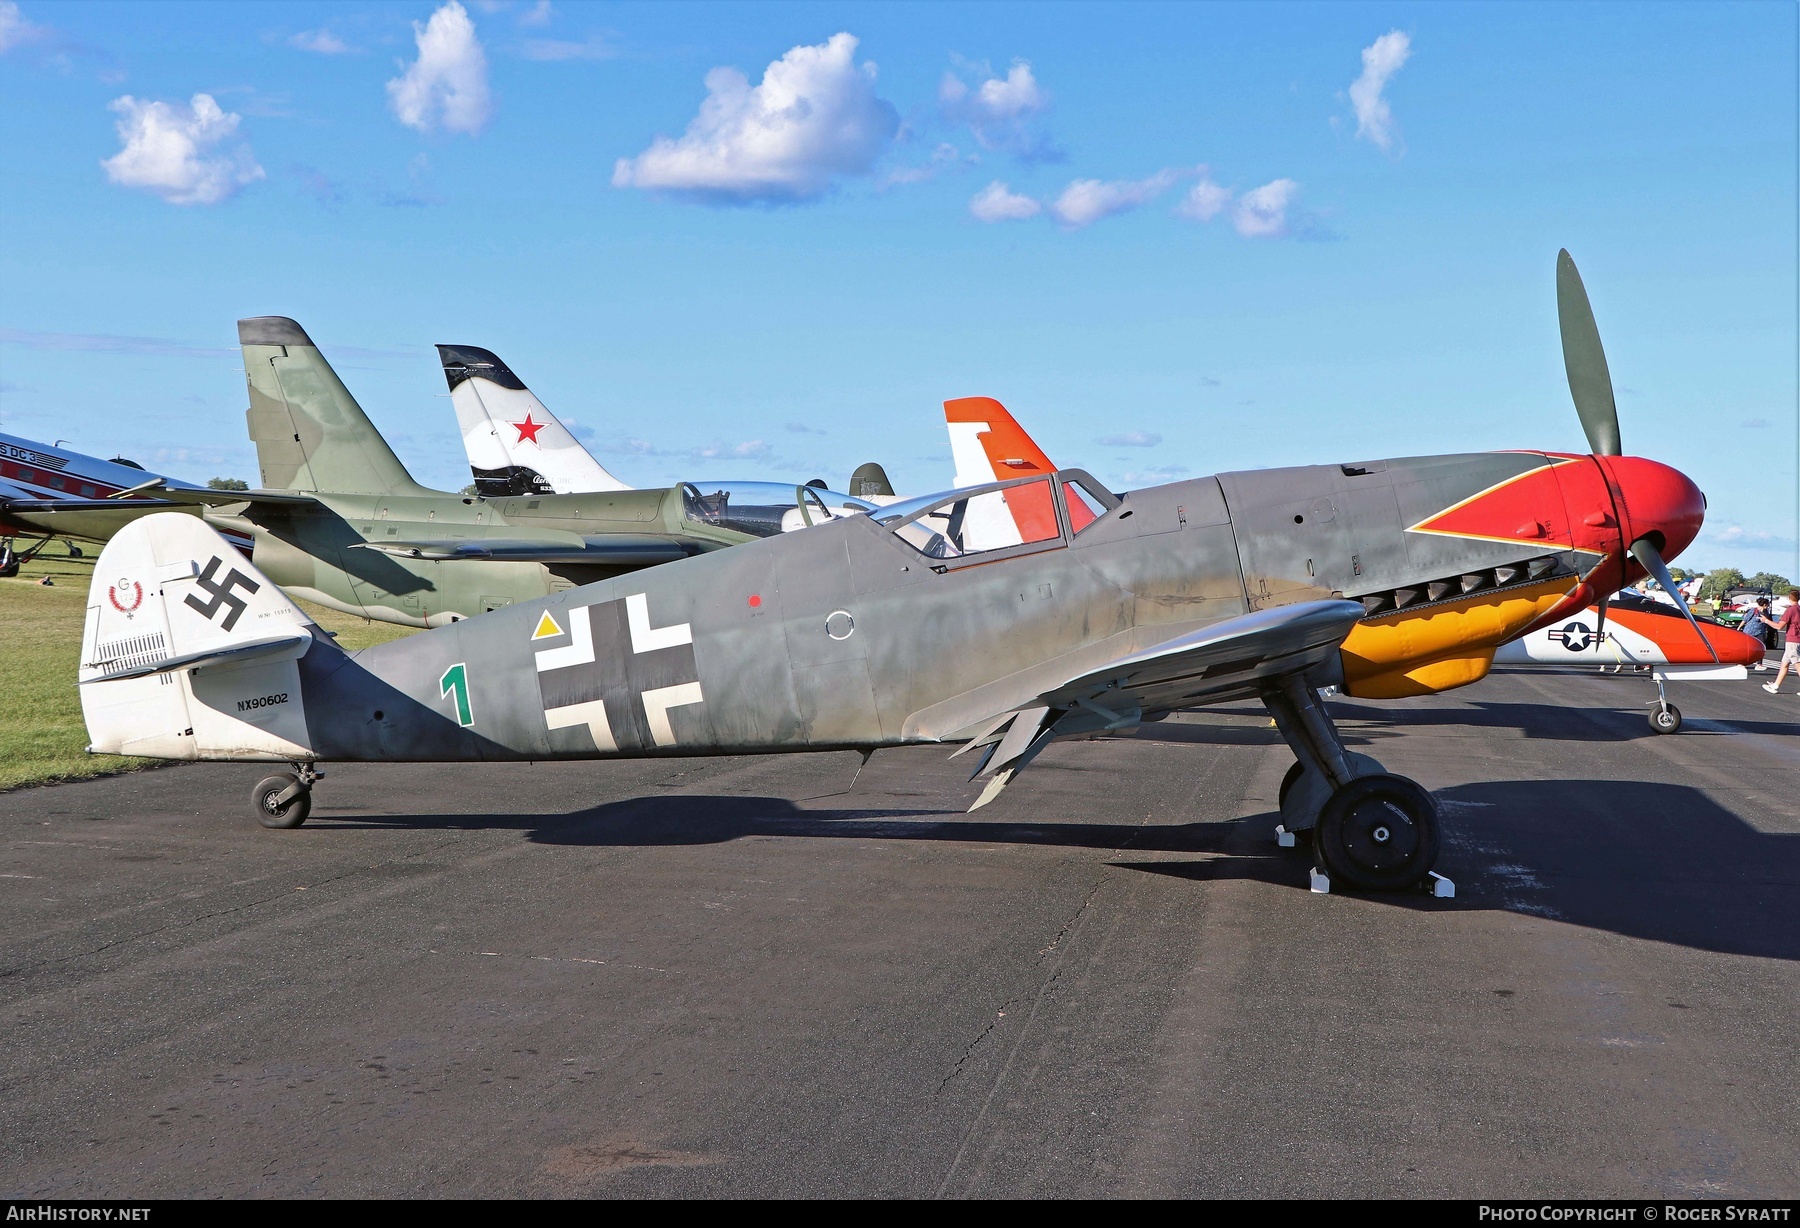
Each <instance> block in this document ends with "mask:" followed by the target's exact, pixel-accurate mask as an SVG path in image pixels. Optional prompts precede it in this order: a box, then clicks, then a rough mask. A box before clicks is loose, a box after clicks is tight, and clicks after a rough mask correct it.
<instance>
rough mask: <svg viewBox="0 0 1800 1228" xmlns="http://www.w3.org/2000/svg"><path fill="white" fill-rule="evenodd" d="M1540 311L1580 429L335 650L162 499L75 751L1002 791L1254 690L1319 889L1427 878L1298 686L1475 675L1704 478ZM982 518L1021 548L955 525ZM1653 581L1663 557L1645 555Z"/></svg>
mask: <svg viewBox="0 0 1800 1228" xmlns="http://www.w3.org/2000/svg"><path fill="white" fill-rule="evenodd" d="M1558 282H1559V305H1560V307H1561V309H1562V315H1563V341H1564V356H1565V360H1566V362H1567V365H1568V370H1569V376H1570V387H1571V391H1572V392H1573V393H1574V396H1575V399H1576V406H1577V409H1578V411H1579V413H1580V416H1581V419H1582V422H1583V425H1584V427H1585V428H1586V431H1587V435H1588V438H1589V441H1590V444H1591V446H1592V449H1593V454H1591V455H1574V454H1566V453H1557V452H1547V451H1538V450H1520V451H1513V452H1497V453H1479V454H1469V455H1453V456H1435V457H1415V458H1407V459H1393V460H1370V461H1358V462H1354V463H1348V464H1339V465H1312V466H1304V467H1300V468H1290V469H1271V470H1262V471H1256V472H1248V473H1224V474H1220V475H1218V476H1216V477H1204V478H1196V479H1193V480H1191V481H1183V482H1175V483H1170V484H1168V485H1163V486H1156V487H1151V488H1148V489H1143V490H1134V491H1129V492H1126V493H1124V494H1115V493H1113V492H1112V491H1109V490H1107V489H1105V488H1104V487H1102V486H1101V485H1100V483H1098V482H1097V481H1095V480H1094V479H1093V478H1091V477H1089V476H1088V475H1087V474H1085V473H1083V472H1081V471H1079V470H1063V471H1059V472H1056V473H1052V474H1036V475H1031V476H1026V477H1021V478H1016V479H1013V480H1010V481H1001V482H994V483H989V484H986V485H982V486H977V487H972V488H967V489H962V490H956V491H951V492H947V493H944V494H940V495H931V496H926V497H923V498H920V499H913V500H908V501H905V502H901V503H895V504H892V505H889V506H886V507H883V508H881V509H880V510H879V511H877V512H875V513H873V514H871V515H867V516H856V517H851V518H847V519H841V520H834V521H832V522H830V523H828V524H824V525H820V526H818V527H816V528H813V529H809V530H807V531H806V532H804V533H794V534H787V535H783V536H779V537H772V538H767V539H762V540H758V541H754V542H751V543H749V544H747V545H744V546H740V547H738V548H735V549H732V550H723V551H713V552H709V553H705V554H701V555H697V556H695V557H692V558H688V559H684V560H681V561H679V562H675V563H671V564H668V565H666V566H661V567H656V568H652V569H648V570H645V571H642V572H638V573H636V574H633V575H629V576H621V577H615V578H611V579H607V580H603V581H600V582H598V583H595V584H590V585H585V586H582V587H580V588H574V589H570V590H568V591H565V592H560V593H555V594H551V595H548V596H545V597H542V598H539V599H537V600H533V601H528V602H521V603H517V604H515V605H513V606H511V607H509V608H506V609H502V610H496V611H495V612H493V613H491V614H487V615H483V616H482V617H480V618H477V619H472V620H469V621H466V622H460V623H458V624H456V625H455V626H449V627H442V628H439V629H436V630H433V631H429V632H426V633H424V634H422V635H417V636H412V637H409V638H407V639H403V640H399V641H395V642H392V643H388V644H383V645H380V646H378V647H374V648H369V649H365V650H363V651H361V652H359V653H356V654H349V653H346V652H344V651H342V650H340V649H338V648H337V647H336V646H335V645H334V644H333V643H332V642H331V641H330V639H329V638H327V637H326V636H325V635H323V634H322V633H321V632H320V631H319V630H318V629H317V628H316V627H314V626H313V625H312V624H311V623H310V622H309V621H308V620H307V619H306V617H305V616H304V615H303V614H302V613H301V612H300V611H299V610H298V609H297V608H296V607H295V606H293V605H292V603H291V602H289V601H288V600H287V598H286V597H285V596H284V595H283V594H282V593H281V591H280V590H279V588H277V586H276V585H275V584H274V583H272V582H271V579H270V577H268V576H267V575H264V574H263V573H262V572H260V571H259V570H258V569H257V568H256V567H255V566H253V565H249V564H246V563H244V562H243V561H242V560H241V559H239V558H238V557H237V556H236V555H235V554H234V553H233V552H232V551H230V550H229V549H228V548H227V547H226V546H225V545H224V543H223V541H222V540H221V539H220V538H219V537H218V536H217V535H216V534H215V533H213V531H212V530H211V529H210V528H208V527H207V526H206V525H204V524H202V523H200V522H199V521H197V520H195V519H194V518H192V517H185V516H171V515H152V516H148V517H145V518H143V519H142V520H139V521H137V522H135V523H134V524H132V525H130V526H129V527H127V528H126V529H125V530H124V531H122V532H121V533H120V534H119V535H118V536H117V537H115V538H114V539H113V541H112V543H111V544H110V545H108V547H107V548H106V551H105V553H104V554H103V555H102V557H101V560H100V563H99V565H98V574H97V577H96V580H95V582H94V588H93V591H92V593H91V595H90V598H89V603H88V605H89V608H88V620H87V626H86V630H85V633H84V636H83V643H82V655H81V662H82V664H81V670H80V689H81V697H82V705H83V710H84V713H85V715H86V720H87V726H88V730H89V734H90V736H91V738H92V749H93V750H94V751H96V752H101V753H109V754H135V755H148V756H154V757H161V758H169V759H223V760H241V761H272V762H288V763H291V764H292V765H293V769H294V770H293V771H292V772H291V773H283V774H279V775H274V776H271V777H269V778H267V779H265V780H263V781H262V782H261V783H259V784H258V785H257V786H256V788H255V790H254V792H253V804H254V807H255V809H256V812H257V814H258V815H259V816H260V817H261V818H262V820H263V822H265V823H266V824H268V825H270V826H293V825H296V824H298V823H299V822H301V821H303V820H304V819H305V817H306V815H307V812H308V809H309V807H310V790H311V789H312V787H313V784H314V781H315V780H316V778H317V776H318V772H317V766H318V765H319V764H320V763H325V762H332V761H432V762H442V761H477V762H479V761H497V760H537V759H592V758H610V757H621V756H625V757H637V756H680V755H722V754H746V753H774V752H799V751H823V750H839V749H855V750H862V751H870V750H873V749H875V748H879V747H885V746H901V745H912V744H919V743H934V742H961V743H963V748H962V751H959V752H958V753H965V752H966V753H972V754H973V756H974V768H975V771H974V776H975V777H977V778H985V779H986V780H987V784H986V787H985V788H984V789H983V791H982V793H981V795H980V798H979V799H978V800H977V801H976V803H975V804H976V805H977V806H980V805H983V804H985V803H987V802H989V801H991V800H992V799H993V797H994V796H995V795H996V794H998V793H999V792H1000V790H1001V789H1002V788H1003V787H1004V786H1005V784H1006V783H1007V781H1008V780H1010V779H1011V778H1012V777H1013V776H1014V775H1015V774H1016V773H1017V772H1018V771H1019V770H1020V769H1022V768H1024V767H1025V766H1026V765H1027V764H1029V763H1030V762H1031V761H1032V759H1033V758H1034V757H1035V756H1036V755H1038V754H1039V753H1040V752H1041V751H1042V750H1043V748H1044V747H1045V746H1046V745H1048V744H1049V743H1050V742H1051V741H1052V740H1054V739H1057V738H1065V737H1090V736H1095V735H1102V734H1111V733H1120V732H1125V731H1129V730H1131V729H1132V728H1133V727H1135V726H1136V725H1137V724H1138V723H1139V722H1142V721H1150V720H1155V719H1157V718H1159V717H1160V716H1163V715H1166V714H1167V713H1169V712H1171V711H1175V710H1179V709H1185V708H1192V707H1194V706H1196V705H1202V704H1208V703H1214V702H1218V701H1223V700H1228V699H1234V698H1244V697H1257V698H1260V699H1261V701H1262V702H1263V703H1264V704H1265V705H1267V707H1268V710H1269V712H1270V713H1271V715H1272V716H1273V717H1274V719H1275V721H1276V724H1277V725H1278V726H1279V728H1280V731H1281V733H1282V736H1283V737H1284V739H1285V740H1286V741H1287V743H1288V745H1289V746H1290V747H1291V748H1292V750H1293V752H1294V755H1295V758H1296V763H1295V764H1294V766H1293V768H1292V769H1291V770H1290V772H1289V775H1288V778H1287V780H1286V781H1284V784H1283V790H1282V794H1283V796H1282V814H1283V821H1284V824H1285V825H1286V826H1287V827H1288V828H1289V829H1290V830H1294V831H1302V830H1309V829H1310V830H1312V832H1313V839H1312V844H1313V847H1314V850H1315V855H1316V856H1317V858H1318V860H1319V863H1320V865H1321V866H1322V868H1323V869H1324V871H1325V872H1327V873H1328V874H1329V876H1330V877H1331V878H1332V879H1334V880H1336V881H1338V882H1341V883H1343V884H1345V885H1349V886H1353V887H1360V888H1365V889H1393V888H1401V887H1406V886H1408V885H1411V884H1415V883H1417V882H1419V881H1421V880H1422V879H1423V877H1424V876H1425V875H1426V873H1427V872H1428V871H1429V870H1430V869H1431V867H1432V865H1433V863H1434V860H1435V858H1436V856H1437V849H1438V840H1439V836H1438V819H1437V810H1436V806H1435V803H1434V802H1433V799H1432V797H1431V795H1430V794H1429V793H1428V792H1426V791H1425V790H1424V789H1423V788H1421V787H1420V786H1419V785H1417V784H1415V783H1414V782H1412V781H1410V780H1407V779H1405V778H1402V777H1398V776H1394V775H1390V774H1388V773H1386V772H1385V771H1383V770H1382V768H1381V766H1380V764H1379V763H1377V762H1375V761H1374V760H1372V759H1370V758H1367V757H1366V756H1362V755H1357V754H1352V753H1350V752H1349V751H1348V750H1346V748H1345V747H1344V744H1343V742H1342V741H1341V740H1340V739H1339V737H1338V735H1337V733H1336V730H1335V728H1334V726H1333V724H1332V721H1331V718H1330V716H1329V714H1328V712H1327V710H1326V708H1325V706H1324V704H1323V703H1322V702H1321V701H1320V698H1319V688H1321V687H1324V686H1327V685H1335V686H1338V687H1340V688H1341V689H1342V690H1343V691H1344V692H1346V693H1347V694H1350V695H1353V696H1359V697H1365V698H1389V697H1396V696H1405V695H1419V694H1427V693H1431V692H1434V691H1441V690H1446V689H1449V688H1451V687H1455V686H1461V685H1463V684H1465V683H1469V682H1472V681H1475V680H1476V679H1478V678H1480V677H1482V676H1483V675H1484V674H1485V673H1486V671H1487V669H1488V667H1489V665H1490V664H1491V662H1492V660H1493V654H1494V650H1495V648H1496V647H1497V646H1498V645H1500V644H1501V643H1504V642H1505V641H1507V640H1509V639H1512V638H1514V637H1516V636H1517V635H1519V634H1521V633H1523V632H1524V631H1526V630H1527V629H1529V628H1531V627H1533V626H1534V625H1539V624H1541V623H1543V622H1546V621H1548V620H1550V619H1553V618H1555V617H1557V616H1559V615H1561V614H1563V613H1565V612H1569V611H1572V610H1578V609H1583V608H1586V607H1587V606H1588V605H1591V604H1592V603H1593V602H1594V600H1595V599H1596V597H1597V596H1598V595H1600V594H1605V593H1610V592H1612V591H1614V590H1616V589H1617V588H1618V587H1619V586H1620V585H1621V584H1622V583H1623V582H1624V581H1626V580H1628V579H1630V578H1632V577H1634V576H1636V575H1638V574H1642V573H1643V572H1644V571H1646V570H1647V571H1649V572H1651V573H1653V574H1658V575H1659V576H1666V574H1667V568H1666V566H1665V564H1664V561H1663V560H1664V558H1665V557H1668V556H1673V555H1675V554H1676V553H1678V552H1679V551H1680V550H1681V549H1683V548H1684V547H1685V546H1686V545H1687V544H1688V543H1689V542H1690V541H1691V540H1692V539H1693V537H1694V536H1695V534H1696V533H1697V532H1698V530H1699V527H1700V524H1701V520H1702V518H1703V515H1704V500H1703V498H1702V496H1701V494H1700V491H1699V490H1698V489H1697V488H1695V486H1694V484H1693V483H1692V482H1691V481H1689V480H1688V479H1687V478H1686V477H1684V476H1683V475H1682V474H1680V473H1679V472H1677V471H1676V470H1674V469H1672V468H1669V467H1668V466H1666V465H1663V464H1659V463H1658V462H1655V461H1651V460H1646V459H1640V458H1634V457H1626V456H1622V455H1620V453H1619V447H1618V437H1619V436H1618V422H1617V414H1616V411H1615V409H1614V407H1613V401H1612V395H1611V385H1610V377H1609V376H1608V375H1607V373H1606V365H1605V357H1604V355H1603V353H1602V352H1601V350H1600V345H1599V336H1598V333H1597V332H1596V331H1595V330H1594V328H1593V321H1592V315H1591V312H1590V311H1589V309H1588V307H1587V302H1586V295H1585V292H1584V291H1582V290H1581V288H1580V280H1579V278H1578V276H1577V275H1576V274H1575V270H1574V265H1573V263H1572V262H1570V261H1569V260H1568V256H1567V253H1564V254H1563V256H1562V258H1561V261H1560V263H1559V269H1558ZM999 517H1005V518H1007V519H1009V520H1010V521H1011V523H1012V524H1014V525H1015V526H1017V528H1018V534H1017V540H1016V541H1013V542H1011V543H1010V544H1005V545H987V546H983V545H982V544H981V542H980V540H979V539H978V538H972V537H971V534H970V532H969V530H970V526H974V525H978V524H981V523H991V522H992V521H994V520H995V519H996V518H999ZM1665 582H1667V581H1665Z"/></svg>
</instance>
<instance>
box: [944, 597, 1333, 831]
mask: <svg viewBox="0 0 1800 1228" xmlns="http://www.w3.org/2000/svg"><path fill="white" fill-rule="evenodd" d="M1362 616H1363V608H1362V604H1361V603H1360V602H1355V601H1306V602H1301V603H1299V604H1296V605H1287V606H1279V607H1277V608H1275V609H1271V610H1256V611H1253V612H1252V613H1249V614H1243V615H1240V616H1238V617H1237V618H1229V619H1226V620H1225V621H1224V622H1219V623H1214V624H1213V625H1212V626H1209V627H1203V628H1201V629H1200V630H1198V631H1191V632H1188V633H1187V634H1186V635H1180V636H1176V637H1174V638H1172V639H1169V640H1165V641H1164V642H1162V643H1160V644H1157V645H1154V646H1153V647H1150V648H1147V649H1144V650H1141V651H1138V652H1134V653H1130V654H1128V655H1125V656H1121V657H1119V658H1117V659H1116V660H1113V661H1110V662H1107V663H1106V664H1105V665H1102V666H1100V667H1099V668H1093V669H1088V670H1087V671H1085V672H1083V673H1081V674H1079V675H1077V676H1075V677H1072V678H1070V679H1068V680H1067V681H1065V682H1063V683H1061V684H1060V685H1057V686H1053V687H1051V688H1049V689H1047V690H1045V691H1043V692H1042V693H1040V694H1039V695H1038V696H1037V697H1036V698H1035V699H1033V700H1030V701H1027V702H1026V703H1023V704H1019V705H1016V706H1015V707H1014V708H1012V709H1011V710H1009V711H1006V712H1002V713H998V714H996V715H994V716H992V717H990V718H988V720H987V721H986V722H985V723H984V724H982V725H981V726H979V728H978V729H977V731H976V733H975V736H974V737H973V738H972V739H971V740H970V741H969V743H968V744H967V745H965V746H964V747H963V748H962V749H961V750H959V751H957V752H956V753H957V754H959V755H960V754H964V753H966V752H968V751H971V750H982V751H983V754H982V757H981V759H980V761H979V762H978V764H977V765H976V769H975V771H974V773H973V774H972V776H971V779H973V778H974V777H975V776H990V777H991V779H990V780H989V782H988V786H987V788H986V789H985V790H983V792H982V794H981V797H980V798H979V799H978V800H977V801H976V803H975V805H973V806H971V807H970V809H971V810H975V809H979V808H980V807H982V806H985V805H986V804H987V803H988V802H991V801H992V800H993V799H994V798H995V797H997V796H998V795H999V793H1000V790H1001V789H1003V788H1005V787H1006V784H1007V782H1008V781H1009V780H1011V779H1012V777H1013V776H1014V775H1016V774H1017V773H1018V772H1019V771H1020V770H1021V769H1023V768H1024V767H1025V765H1026V764H1028V763H1030V762H1031V760H1032V759H1034V758H1036V756H1037V754H1038V752H1039V751H1041V750H1042V749H1043V748H1044V747H1045V746H1047V745H1049V743H1050V742H1051V741H1052V740H1053V739H1055V738H1058V737H1068V736H1071V735H1075V734H1084V733H1089V734H1091V733H1103V732H1108V731H1111V730H1115V729H1124V728H1127V727H1128V726H1132V725H1135V724H1137V723H1138V722H1139V721H1140V720H1142V719H1143V716H1144V714H1145V713H1146V712H1168V711H1173V710H1175V709H1177V708H1186V707H1191V706H1193V705H1194V704H1197V703H1204V702H1210V701H1217V700H1221V699H1230V698H1236V697H1239V696H1242V695H1245V694H1254V693H1255V692H1256V691H1258V690H1260V689H1261V688H1262V687H1263V686H1266V685H1269V684H1272V683H1273V682H1274V681H1275V680H1276V679H1279V678H1282V677H1285V676H1288V675H1291V674H1301V673H1305V672H1307V671H1308V670H1311V669H1313V668H1314V667H1316V666H1319V665H1322V664H1324V663H1325V662H1326V661H1327V660H1328V659H1329V658H1330V656H1331V654H1332V653H1333V652H1334V651H1336V650H1337V647H1338V645H1340V644H1342V643H1343V642H1344V637H1346V636H1347V635H1349V634H1350V631H1351V629H1352V628H1353V627H1355V626H1356V623H1357V621H1358V620H1359V619H1361V618H1362Z"/></svg>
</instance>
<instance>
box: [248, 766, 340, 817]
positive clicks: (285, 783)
mask: <svg viewBox="0 0 1800 1228" xmlns="http://www.w3.org/2000/svg"><path fill="white" fill-rule="evenodd" d="M324 776H325V773H323V772H321V771H319V769H318V767H317V765H315V764H311V763H296V764H294V770H293V772H292V773H291V774H290V773H287V772H283V773H281V774H280V775H278V776H267V777H264V778H263V779H262V780H259V781H257V782H256V788H254V789H252V790H251V791H250V806H251V809H253V810H254V811H256V817H257V819H258V820H259V821H260V822H261V823H262V825H263V826H264V827H298V826H300V824H302V823H304V822H306V816H307V815H309V814H311V813H312V789H313V783H314V782H315V781H318V780H322V779H323V778H324Z"/></svg>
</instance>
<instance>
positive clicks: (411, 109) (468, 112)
mask: <svg viewBox="0 0 1800 1228" xmlns="http://www.w3.org/2000/svg"><path fill="white" fill-rule="evenodd" d="M413 38H414V41H415V42H417V44H418V48H419V58H418V59H417V60H415V61H414V62H413V63H412V65H411V66H410V67H408V68H407V69H406V71H405V72H403V73H402V74H401V75H400V76H398V77H395V78H394V79H393V80H392V81H389V82H388V85H387V88H388V101H389V102H390V103H391V104H392V105H393V108H394V114H395V115H396V116H397V117H398V118H399V120H400V122H401V123H403V124H405V125H406V126H407V127H408V128H417V129H418V130H419V131H420V132H429V131H431V129H433V128H435V127H442V128H443V129H444V130H445V131H446V132H466V133H468V134H469V135H470V136H473V135H475V134H476V133H478V132H480V131H481V129H482V127H483V126H484V125H486V123H487V121H488V117H489V116H490V115H491V114H492V113H493V104H492V102H491V100H490V99H489V97H488V78H487V54H486V53H485V52H484V51H482V49H481V43H480V41H479V40H478V39H477V38H476V37H475V23H474V22H472V21H470V20H469V13H468V10H467V9H465V8H463V6H462V5H461V4H459V3H457V0H450V2H449V3H448V4H445V5H443V6H442V7H441V8H439V9H438V10H437V11H436V12H435V13H433V14H432V15H431V20H429V21H427V22H426V23H425V24H424V25H420V24H419V23H418V22H416V21H415V22H413Z"/></svg>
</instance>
